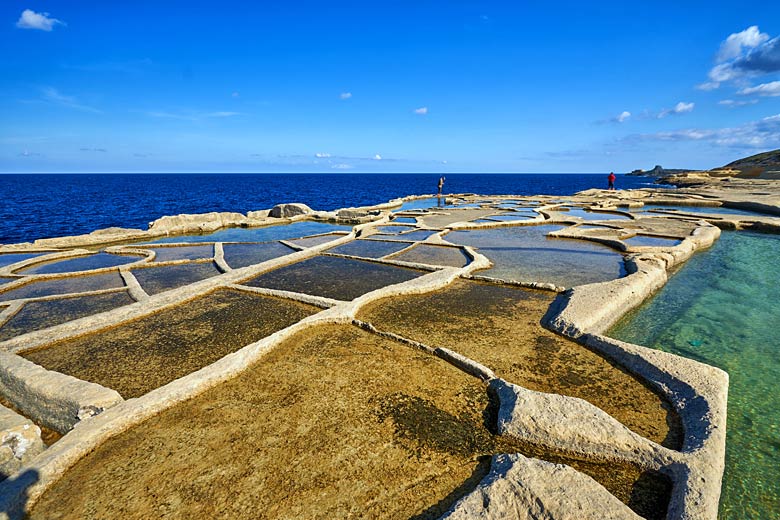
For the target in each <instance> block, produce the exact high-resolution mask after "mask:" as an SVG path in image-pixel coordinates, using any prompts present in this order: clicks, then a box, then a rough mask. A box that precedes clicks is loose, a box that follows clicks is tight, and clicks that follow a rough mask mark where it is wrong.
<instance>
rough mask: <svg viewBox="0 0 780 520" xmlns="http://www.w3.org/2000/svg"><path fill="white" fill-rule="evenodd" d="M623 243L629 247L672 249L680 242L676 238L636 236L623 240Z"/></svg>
mask: <svg viewBox="0 0 780 520" xmlns="http://www.w3.org/2000/svg"><path fill="white" fill-rule="evenodd" d="M623 242H625V243H626V244H628V245H630V246H649V247H673V246H676V245H677V244H679V243H680V242H682V240H679V239H677V238H664V237H652V236H648V235H637V236H635V237H631V238H624V239H623Z"/></svg>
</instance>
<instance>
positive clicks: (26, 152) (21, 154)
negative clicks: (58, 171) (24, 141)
mask: <svg viewBox="0 0 780 520" xmlns="http://www.w3.org/2000/svg"><path fill="white" fill-rule="evenodd" d="M19 157H43V155H42V154H40V153H38V152H31V151H29V150H24V151H23V152H19Z"/></svg>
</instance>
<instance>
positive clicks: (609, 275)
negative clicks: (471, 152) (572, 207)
mask: <svg viewBox="0 0 780 520" xmlns="http://www.w3.org/2000/svg"><path fill="white" fill-rule="evenodd" d="M564 227H565V226H556V225H542V226H523V227H506V228H495V229H486V230H475V231H453V232H451V233H449V234H447V235H446V236H445V237H444V238H445V240H447V241H448V242H451V243H453V244H460V245H468V246H473V247H476V248H478V249H479V252H480V253H482V254H483V255H485V256H486V257H488V258H489V259H490V260H491V261H492V262H493V264H494V265H493V267H491V268H490V269H487V270H483V271H480V272H479V273H478V274H484V275H487V276H492V277H494V278H503V279H511V280H519V281H537V282H546V283H553V284H555V285H561V286H564V287H573V286H575V285H582V284H587V283H594V282H603V281H606V280H613V279H615V278H620V277H622V276H625V274H626V272H625V266H624V264H623V257H622V256H621V255H620V254H619V253H617V252H615V251H613V250H612V249H610V248H609V247H607V246H603V245H600V244H596V243H593V242H587V241H583V240H567V239H560V238H547V236H546V235H547V233H550V232H552V231H557V230H559V229H563V228H564Z"/></svg>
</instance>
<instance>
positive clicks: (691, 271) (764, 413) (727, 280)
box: [610, 232, 780, 520]
mask: <svg viewBox="0 0 780 520" xmlns="http://www.w3.org/2000/svg"><path fill="white" fill-rule="evenodd" d="M778 251H780V236H776V235H761V234H756V233H748V232H725V233H723V234H722V235H721V238H720V240H718V241H717V242H716V243H715V245H714V246H713V247H712V248H711V249H710V250H709V251H707V252H705V253H700V254H697V255H694V257H693V258H691V259H690V260H689V261H688V263H687V264H686V265H685V266H684V267H683V268H682V269H681V270H680V271H679V272H678V273H677V274H676V275H674V276H673V277H672V278H671V279H670V280H669V283H667V285H666V286H665V287H664V288H663V289H661V291H660V292H659V293H658V294H657V295H656V296H655V297H654V298H653V299H652V300H650V301H648V302H647V303H645V304H644V305H643V306H642V307H641V308H640V309H638V310H637V311H635V312H634V313H632V314H630V315H628V316H626V317H625V318H624V319H623V320H622V321H621V322H620V323H618V325H617V326H616V327H615V328H614V329H613V330H612V331H611V332H610V335H611V336H614V337H616V338H619V339H621V340H624V341H630V342H632V343H638V344H640V345H647V346H650V347H653V348H657V349H660V350H665V351H668V352H673V353H675V354H680V355H682V356H686V357H689V358H693V359H697V360H699V361H703V362H705V363H709V364H712V365H715V366H718V367H720V368H722V369H724V370H726V371H727V372H728V373H729V377H730V385H729V404H728V407H729V410H728V434H727V441H726V473H725V476H724V478H723V494H722V497H721V505H720V518H721V519H735V520H736V519H743V518H776V516H777V512H778V511H780V441H778V438H780V395H779V394H778V392H777V381H778V380H780V355H778V341H777V325H778V316H780V289H778V280H780V263H778V262H777V252H778Z"/></svg>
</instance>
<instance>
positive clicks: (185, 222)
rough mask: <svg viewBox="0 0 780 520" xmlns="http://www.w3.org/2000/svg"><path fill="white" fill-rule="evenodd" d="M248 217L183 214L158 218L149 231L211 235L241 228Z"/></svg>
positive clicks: (217, 214)
mask: <svg viewBox="0 0 780 520" xmlns="http://www.w3.org/2000/svg"><path fill="white" fill-rule="evenodd" d="M245 221H246V217H245V216H244V215H242V214H241V213H229V212H224V213H218V212H216V211H212V212H211V213H199V214H197V215H189V214H186V213H183V214H181V215H174V216H169V217H162V218H158V219H157V220H155V221H154V222H151V223H150V224H149V231H150V232H152V233H155V234H166V235H178V234H182V233H210V232H212V231H216V230H217V229H219V228H223V227H229V226H240V225H242V224H243V223H245Z"/></svg>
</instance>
